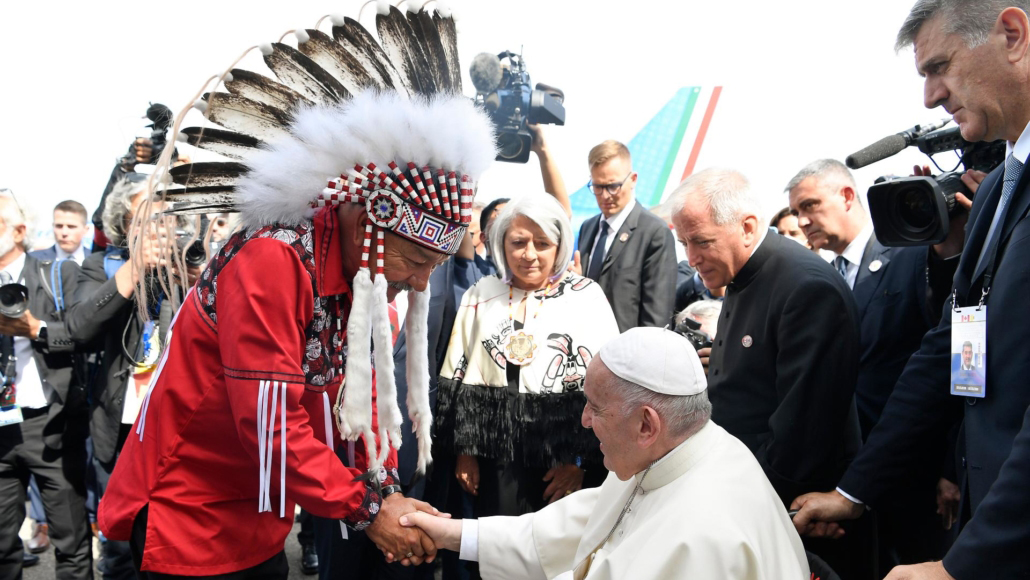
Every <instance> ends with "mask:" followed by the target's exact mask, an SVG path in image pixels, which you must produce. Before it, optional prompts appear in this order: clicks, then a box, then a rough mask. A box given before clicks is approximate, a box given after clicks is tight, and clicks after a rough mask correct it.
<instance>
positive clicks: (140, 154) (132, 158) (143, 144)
mask: <svg viewBox="0 0 1030 580" xmlns="http://www.w3.org/2000/svg"><path fill="white" fill-rule="evenodd" d="M152 145H153V144H152V143H151V141H150V139H146V138H144V137H140V138H138V139H136V140H135V141H133V142H132V145H129V150H128V151H127V152H126V153H125V155H123V156H121V157H120V158H118V163H116V164H115V166H114V169H112V170H111V178H110V179H108V180H107V187H105V188H104V193H103V195H101V196H100V205H98V206H97V209H96V211H94V212H93V227H95V228H96V229H97V231H100V232H102V231H104V205H105V204H106V203H107V196H108V194H110V193H111V190H112V189H114V185H115V184H116V183H118V180H119V179H121V178H123V177H125V174H126V173H131V172H132V171H133V170H135V169H136V164H137V163H150V160H151V156H152V155H153V149H152V147H151V146H152Z"/></svg>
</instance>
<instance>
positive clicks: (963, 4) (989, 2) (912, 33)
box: [894, 0, 1030, 52]
mask: <svg viewBox="0 0 1030 580" xmlns="http://www.w3.org/2000/svg"><path fill="white" fill-rule="evenodd" d="M1010 6H1013V7H1016V8H1019V9H1020V10H1022V11H1023V12H1026V13H1030V2H1028V1H1027V0H918V1H917V2H916V3H915V6H913V7H912V10H910V11H909V13H908V17H906V18H905V22H904V24H902V25H901V29H900V30H898V37H897V40H896V41H895V42H894V50H895V51H897V52H901V51H902V50H903V49H905V48H908V47H909V46H911V45H913V44H915V42H916V36H918V35H919V30H920V29H921V28H922V27H923V24H926V23H927V22H929V21H930V20H933V19H936V18H941V19H942V21H943V22H944V27H943V31H944V33H945V34H949V35H950V34H958V35H959V36H960V37H961V38H962V40H963V42H965V44H966V48H976V47H978V46H980V45H981V44H984V43H985V42H987V37H988V35H990V32H991V30H992V29H993V28H994V24H995V22H997V20H998V15H999V14H1001V11H1002V10H1004V9H1006V8H1008V7H1010Z"/></svg>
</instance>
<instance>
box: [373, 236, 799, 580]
mask: <svg viewBox="0 0 1030 580" xmlns="http://www.w3.org/2000/svg"><path fill="white" fill-rule="evenodd" d="M787 243H790V244H793V243H794V242H787ZM795 245H796V244H795ZM798 249H799V250H800V251H805V250H804V249H802V248H800V246H799V247H798ZM586 397H587V405H586V407H585V408H584V409H583V415H582V421H583V425H584V426H585V427H587V428H590V429H592V430H593V432H594V434H595V435H596V436H597V438H598V439H599V440H600V442H601V451H602V453H604V465H605V467H606V468H608V470H609V471H610V472H611V473H609V474H608V478H607V479H606V480H605V481H604V484H603V485H602V486H601V487H599V488H592V489H584V490H581V491H578V492H576V493H573V494H572V495H570V496H568V497H566V498H563V499H560V500H558V501H557V502H555V503H553V504H551V505H549V506H547V507H545V508H543V509H542V510H540V511H538V512H537V513H533V514H526V515H523V516H519V517H503V516H498V517H490V518H483V519H480V520H478V521H476V520H450V519H444V518H440V517H435V516H432V515H428V514H425V513H412V514H408V515H407V516H405V517H404V519H403V520H402V523H404V524H406V525H417V526H420V527H421V528H422V529H424V530H425V531H426V532H427V533H428V534H429V535H430V536H432V537H433V540H434V541H435V542H436V543H437V545H438V546H439V547H443V548H446V549H449V550H455V551H458V550H460V552H461V557H462V558H464V559H470V560H478V561H479V569H480V572H481V573H482V575H483V577H484V578H487V579H490V578H532V579H538V578H539V579H544V578H575V579H577V580H583V579H590V580H602V579H625V578H633V579H634V580H648V579H655V580H658V579H662V580H668V579H676V578H684V579H686V578H719V579H726V580H744V579H768V580H773V579H776V580H791V579H801V578H804V579H805V580H807V579H808V578H809V568H808V562H807V560H806V556H805V551H804V548H803V547H802V545H801V540H800V538H799V537H798V535H797V534H796V533H795V532H794V530H793V529H792V527H793V526H792V525H791V523H790V519H789V518H788V517H787V513H786V510H785V509H784V508H783V504H782V503H781V502H780V499H779V497H777V495H776V491H775V490H773V488H772V486H771V485H770V484H769V480H768V479H767V478H766V477H765V474H764V473H763V472H762V468H761V466H759V465H758V462H757V461H755V458H754V455H753V454H752V453H751V452H750V451H749V450H748V449H747V447H745V446H744V445H743V444H741V442H740V441H739V440H738V439H737V438H735V437H733V436H731V435H729V434H728V433H727V432H726V431H725V430H724V429H723V428H722V427H719V426H718V425H716V424H715V423H714V422H712V421H710V420H709V417H710V414H711V409H712V408H711V405H710V404H709V402H708V395H707V391H706V384H705V375H704V369H703V368H702V367H701V363H700V360H699V359H698V357H697V354H696V353H695V352H694V348H693V346H691V344H690V342H689V341H688V340H687V339H685V338H683V337H682V336H680V335H678V334H676V333H674V332H672V331H669V330H665V329H660V328H644V327H641V328H634V329H631V330H628V331H626V332H625V333H623V334H622V335H621V336H619V337H618V338H616V339H614V340H612V341H610V342H608V343H607V344H605V345H604V346H603V347H602V348H601V351H600V352H599V353H598V356H597V357H595V358H594V360H593V361H592V362H591V363H590V368H589V370H588V371H587V378H586ZM388 557H389V556H388Z"/></svg>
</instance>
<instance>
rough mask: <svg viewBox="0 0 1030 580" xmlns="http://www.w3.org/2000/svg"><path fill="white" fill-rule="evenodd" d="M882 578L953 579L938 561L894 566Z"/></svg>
mask: <svg viewBox="0 0 1030 580" xmlns="http://www.w3.org/2000/svg"><path fill="white" fill-rule="evenodd" d="M883 580H955V578H954V577H953V576H952V575H951V574H948V571H947V570H945V569H944V564H942V563H940V562H927V563H925V564H915V565H913V566H895V567H894V569H893V570H891V573H890V574H888V575H887V577H886V578H884V579H883Z"/></svg>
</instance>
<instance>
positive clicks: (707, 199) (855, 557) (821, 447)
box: [670, 169, 871, 578]
mask: <svg viewBox="0 0 1030 580" xmlns="http://www.w3.org/2000/svg"><path fill="white" fill-rule="evenodd" d="M670 205H671V209H672V216H673V218H672V219H673V223H674V224H675V226H676V234H677V236H678V237H679V240H680V242H681V243H683V245H684V246H685V247H686V250H687V257H688V260H689V261H690V265H691V266H692V267H694V268H695V269H696V270H697V272H698V273H699V274H700V275H701V279H702V280H703V281H704V283H705V285H706V286H708V287H711V288H718V287H721V286H726V287H727V288H726V299H725V301H724V302H723V308H722V313H721V314H720V317H719V331H718V335H717V336H716V339H715V344H714V345H713V347H712V352H711V361H710V365H709V368H708V391H709V397H710V398H711V401H712V420H713V421H715V422H716V423H718V424H719V425H721V426H722V427H723V428H725V429H726V430H727V431H729V432H730V433H731V434H732V435H734V436H736V437H737V438H739V439H740V440H741V441H743V442H744V444H745V445H747V446H748V448H749V449H751V451H752V452H753V453H754V454H755V457H756V458H757V459H758V462H759V463H760V464H761V465H762V468H763V469H764V470H765V473H766V475H767V476H768V477H769V481H770V482H771V483H772V485H773V488H775V489H776V492H777V493H778V494H779V495H780V497H781V498H782V499H783V500H784V503H786V502H789V501H790V500H791V499H793V498H794V497H796V495H797V493H796V492H797V491H798V490H802V489H807V490H810V491H814V490H828V489H831V488H832V487H833V485H834V483H835V482H836V481H837V478H838V477H839V476H840V474H842V473H843V472H844V469H845V468H846V467H847V465H848V462H849V461H850V460H851V458H852V457H853V456H854V455H855V453H856V452H857V451H858V447H859V445H860V443H861V440H860V435H859V428H858V417H857V414H856V412H855V405H854V391H855V380H856V377H857V374H858V353H859V333H858V313H857V311H856V308H855V301H854V299H853V298H852V296H851V292H850V291H849V289H848V287H847V285H846V284H845V282H844V280H843V278H841V276H840V275H839V274H837V273H836V272H835V271H834V270H833V268H831V267H830V266H829V265H827V264H826V262H825V261H823V260H822V259H821V258H819V256H817V255H815V254H814V253H813V252H811V251H809V250H806V249H805V248H804V247H802V246H801V245H800V244H798V243H796V242H794V241H793V240H788V239H786V238H784V237H783V236H779V235H776V234H773V233H770V232H769V228H767V227H766V223H767V222H766V221H765V219H764V218H763V217H762V215H761V207H762V204H761V202H760V201H759V200H758V199H757V198H756V197H755V196H754V195H753V194H752V193H751V191H750V185H749V183H748V181H747V179H746V178H745V177H744V176H743V175H741V174H739V173H737V172H735V171H729V170H719V169H709V170H706V171H702V172H701V173H698V174H695V175H693V176H691V177H689V178H688V179H687V180H686V181H684V182H683V183H682V184H680V186H679V187H678V188H677V189H676V191H675V192H673V196H672V199H671V201H670ZM849 539H850V540H852V541H853V544H852V545H849V546H847V547H845V548H844V549H838V548H839V547H838V546H835V545H826V544H828V543H825V542H824V545H813V544H812V543H809V544H808V545H807V548H808V549H809V550H811V551H813V552H816V553H818V554H819V555H820V556H822V557H823V559H825V560H827V561H828V562H829V564H830V565H831V566H832V567H833V568H834V569H835V570H837V572H838V573H839V574H841V575H842V577H843V578H857V577H862V576H859V575H856V574H855V573H854V571H856V570H858V569H860V568H861V565H859V564H857V563H856V561H858V562H860V561H861V560H862V559H863V557H864V556H865V555H866V554H867V553H868V552H871V544H869V543H868V542H867V540H868V535H867V534H859V533H855V534H852V535H851V536H849ZM858 544H861V545H858ZM848 572H852V573H851V574H850V575H849V574H848Z"/></svg>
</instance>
